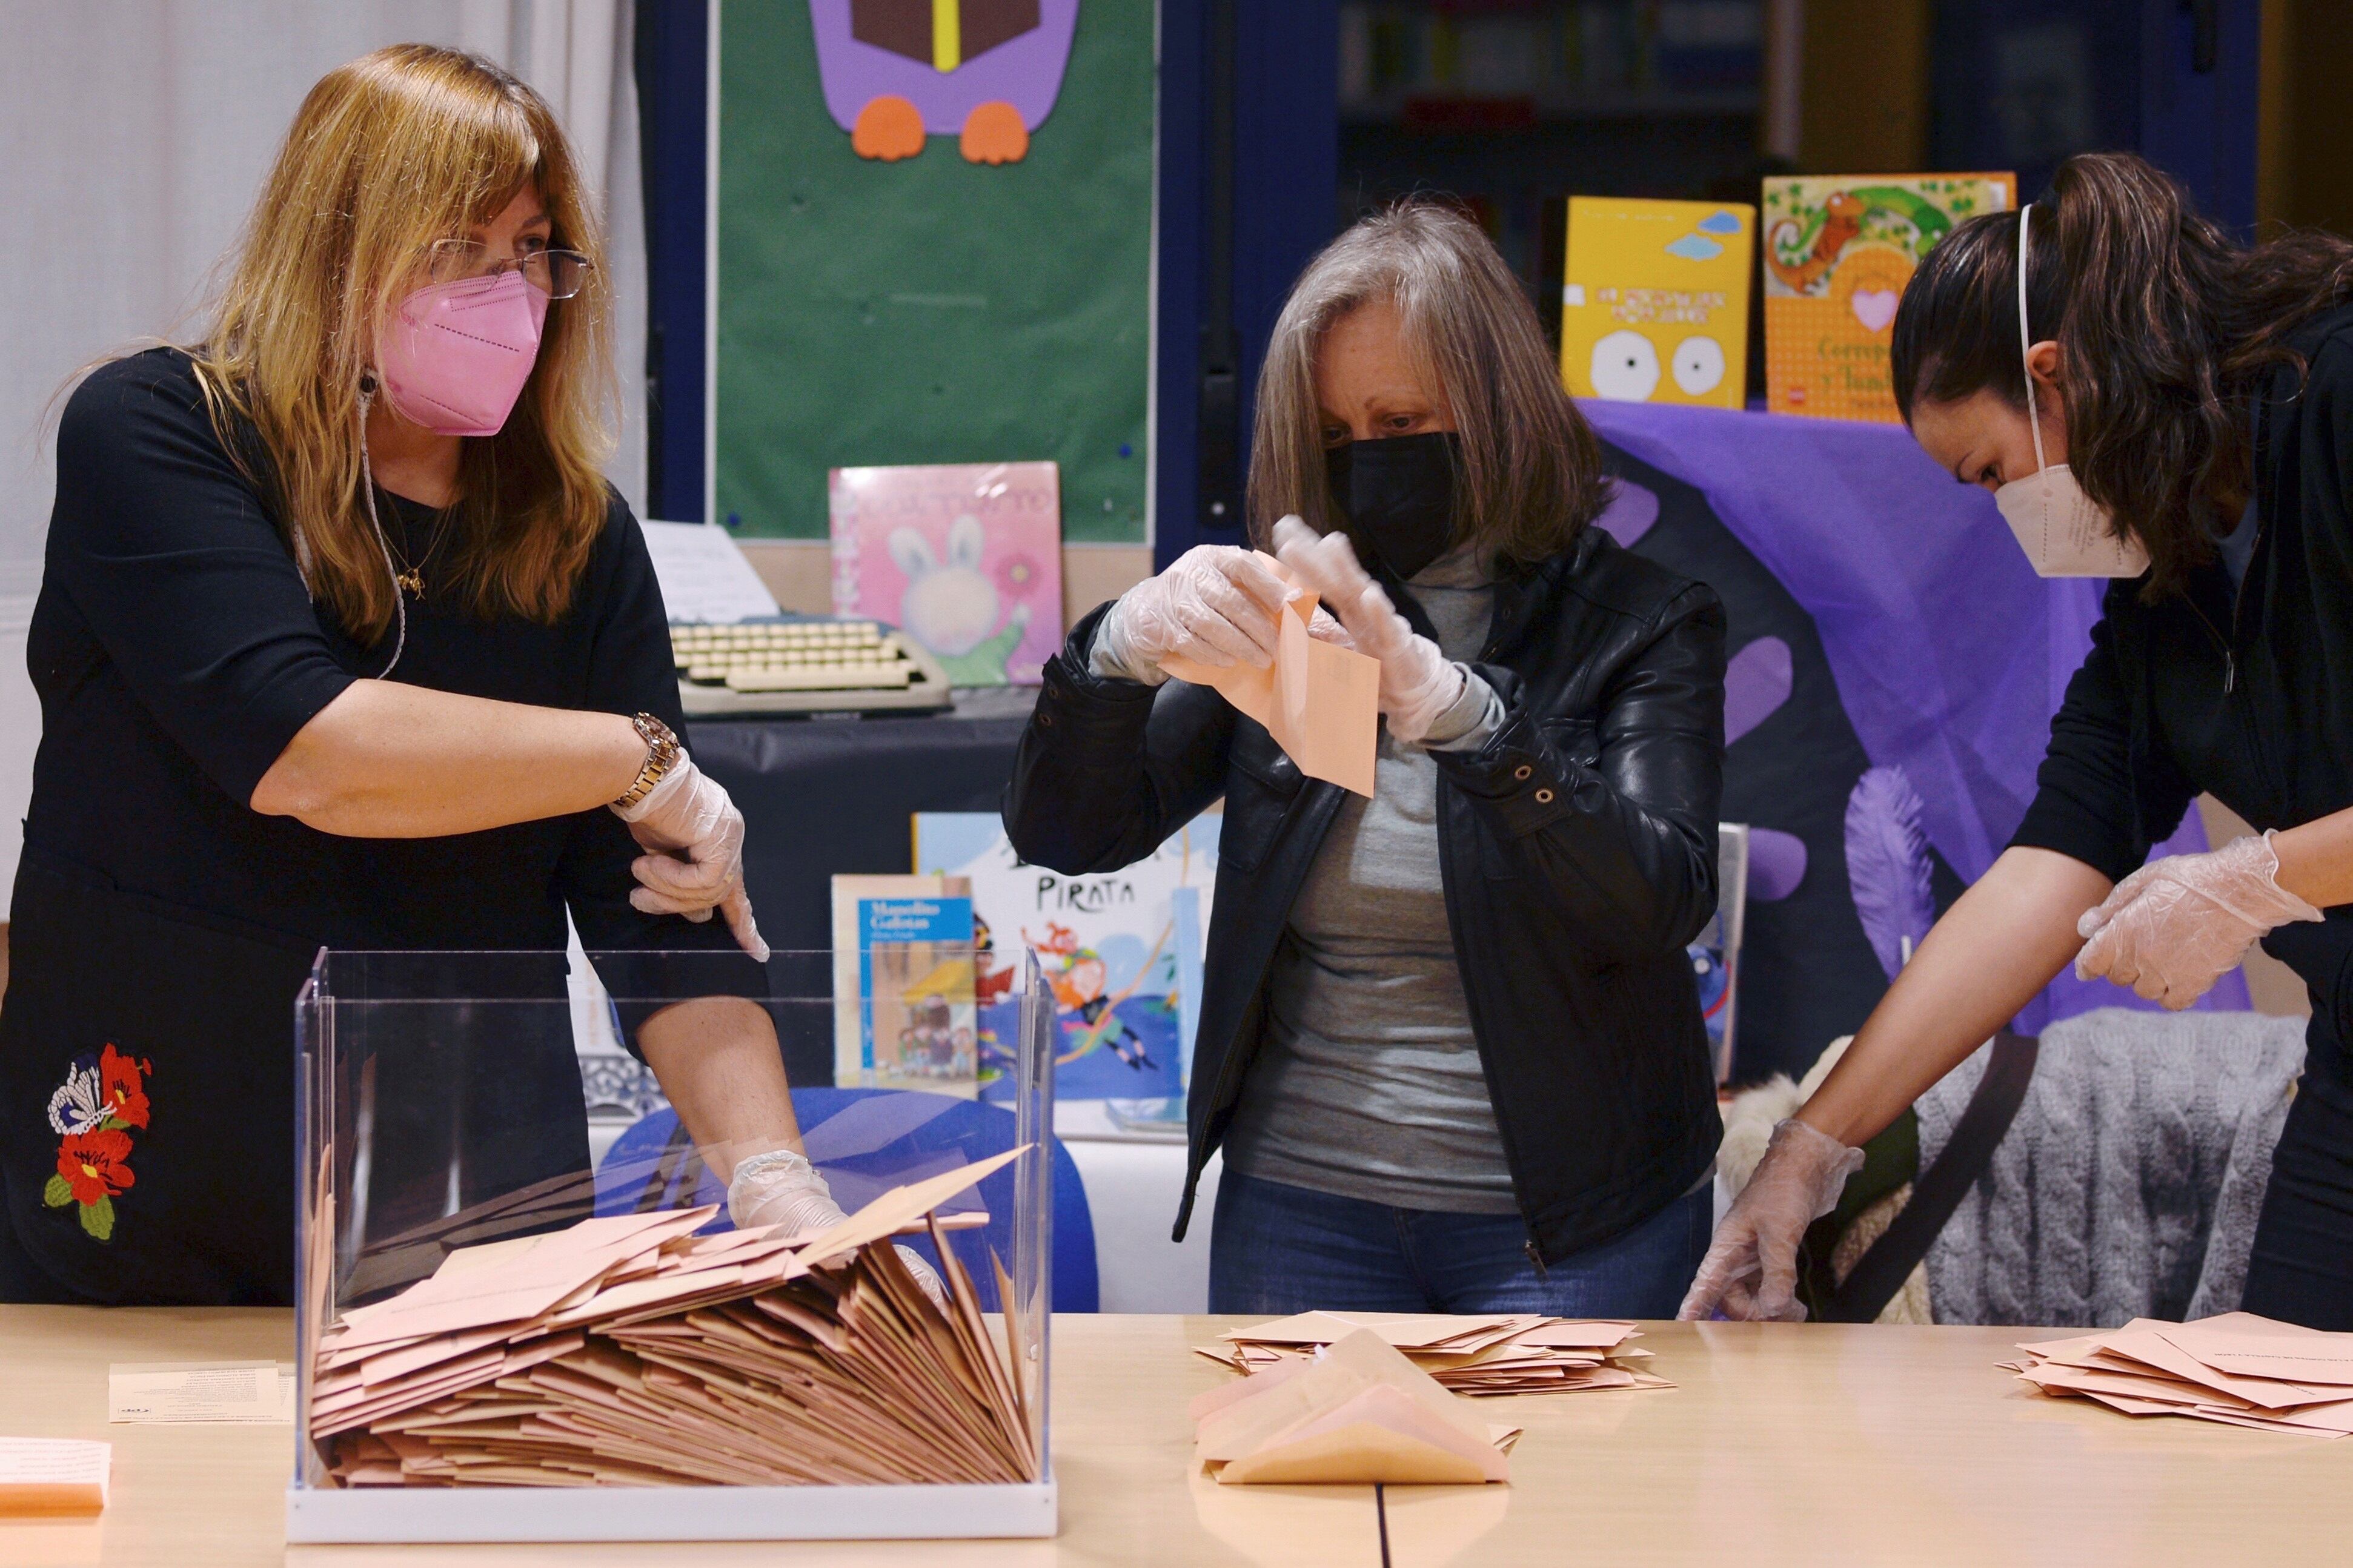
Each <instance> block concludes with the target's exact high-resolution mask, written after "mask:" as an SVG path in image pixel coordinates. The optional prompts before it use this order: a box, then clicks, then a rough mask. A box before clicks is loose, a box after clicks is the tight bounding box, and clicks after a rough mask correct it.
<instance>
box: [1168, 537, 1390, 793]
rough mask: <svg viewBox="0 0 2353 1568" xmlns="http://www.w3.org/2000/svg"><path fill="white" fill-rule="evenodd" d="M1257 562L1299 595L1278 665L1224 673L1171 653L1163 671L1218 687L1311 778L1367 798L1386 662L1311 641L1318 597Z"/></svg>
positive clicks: (1290, 608) (1287, 574) (1273, 566)
mask: <svg viewBox="0 0 2353 1568" xmlns="http://www.w3.org/2000/svg"><path fill="white" fill-rule="evenodd" d="M1258 558H1259V559H1260V560H1261V561H1263V562H1265V563H1266V564H1267V566H1268V568H1269V569H1270V570H1271V571H1272V572H1273V573H1274V574H1276V575H1277V576H1279V577H1281V578H1282V580H1283V581H1284V582H1285V583H1288V584H1291V585H1292V586H1293V588H1297V589H1299V596H1298V597H1297V598H1295V599H1293V600H1292V601H1291V602H1290V603H1289V604H1287V605H1284V606H1283V615H1282V627H1281V630H1280V631H1279V632H1278V633H1277V634H1276V643H1275V655H1274V663H1273V664H1272V665H1271V667H1269V668H1264V669H1261V668H1258V667H1257V666H1256V665H1250V664H1236V665H1229V666H1227V667H1226V668H1222V669H1220V668H1212V667H1211V666H1209V665H1206V664H1202V663H1199V662H1198V661H1197V660H1194V659H1189V658H1185V657H1184V656H1183V655H1182V654H1171V655H1169V657H1167V658H1164V659H1162V660H1161V661H1160V668H1163V669H1165V670H1166V671H1167V672H1168V673H1169V674H1171V675H1173V676H1175V677H1176V679H1179V680H1187V681H1190V682H1192V683H1193V684H1194V685H1196V686H1208V687H1212V688H1214V689H1216V690H1217V692H1218V693H1219V696H1221V697H1223V698H1224V699H1225V700H1227V701H1229V702H1230V703H1232V704H1233V705H1234V706H1235V707H1236V708H1237V709H1239V710H1241V711H1242V712H1243V713H1245V714H1247V715H1249V716H1250V718H1252V719H1255V720H1257V721H1259V722H1260V723H1261V724H1263V725H1265V726H1266V731H1267V733H1268V734H1270V735H1272V736H1273V737H1274V743H1275V744H1276V745H1278V746H1281V747H1282V751H1283V754H1284V755H1285V756H1288V757H1289V758H1290V759H1291V760H1292V761H1293V762H1294V763H1298V764H1299V771H1300V772H1301V773H1305V774H1306V775H1307V776H1308V777H1309V778H1312V779H1324V780H1326V781H1328V782H1330V783H1332V784H1338V785H1339V786H1340V787H1341V788H1343V789H1348V790H1354V791H1356V793H1357V794H1358V795H1363V796H1365V797H1366V799H1368V800H1369V799H1370V798H1372V794H1373V750H1374V742H1375V737H1376V733H1377V731H1378V729H1379V727H1380V697H1381V661H1380V660H1379V659H1377V658H1367V657H1366V656H1365V655H1364V654H1361V653H1357V652H1356V651H1354V650H1353V649H1350V648H1345V647H1333V646H1332V645H1331V644H1330V643H1325V642H1317V641H1316V640H1315V639H1314V637H1309V636H1308V635H1307V623H1308V621H1309V619H1310V618H1311V617H1312V616H1314V614H1315V595H1314V594H1313V593H1312V592H1310V591H1309V590H1307V589H1306V588H1304V587H1303V586H1301V584H1300V582H1299V578H1298V576H1297V574H1294V573H1293V571H1292V570H1291V568H1290V567H1288V566H1285V565H1284V564H1282V562H1280V561H1277V560H1276V559H1275V558H1274V557H1273V556H1271V555H1269V554H1267V553H1266V552H1264V551H1260V552H1258Z"/></svg>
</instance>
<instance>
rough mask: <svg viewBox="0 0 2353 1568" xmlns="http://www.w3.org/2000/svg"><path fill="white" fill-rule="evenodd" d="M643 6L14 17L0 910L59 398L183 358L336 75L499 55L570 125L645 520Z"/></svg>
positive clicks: (608, 3) (2, 150)
mask: <svg viewBox="0 0 2353 1568" xmlns="http://www.w3.org/2000/svg"><path fill="white" fill-rule="evenodd" d="M632 27H633V23H632V15H631V5H630V0H0V288H5V289H6V291H7V293H6V303H5V307H0V323H5V330H0V737H5V740H0V910H5V898H6V889H8V888H9V886H10V885H11V884H12V883H13V882H14V880H15V877H16V857H17V850H18V848H19V846H20V843H21V834H22V828H21V823H22V820H23V817H24V814H25V807H26V802H27V801H28V799H29V798H30V795H31V793H32V767H33V742H34V739H35V737H36V736H37V735H38V733H39V730H40V708H39V705H38V703H37V701H36V700H35V699H34V695H33V689H32V686H31V683H30V681H29V679H28V678H27V676H26V671H25V628H26V622H27V621H28V619H29V618H30V616H31V615H32V609H33V598H34V595H35V594H36V593H37V591H38V589H39V587H40V574H41V545H42V540H43V538H44V536H45V535H46V533H47V528H48V514H49V504H50V500H51V491H52V488H53V474H52V466H51V451H50V437H52V436H53V435H54V426H55V410H54V408H53V407H51V406H50V403H51V399H52V397H53V395H55V394H56V392H57V391H58V387H59V386H60V385H62V384H64V383H65V382H66V381H67V379H68V378H69V376H70V375H71V374H73V373H74V371H76V370H77V369H78V368H79V367H80V366H82V365H84V364H86V363H89V362H90V361H91V360H93V359H96V358H99V357H100V356H102V355H106V354H109V353H114V352H116V351H119V350H121V349H123V348H125V347H130V346H135V345H136V344H137V343H138V342H140V340H142V339H153V338H156V337H171V338H175V339H179V340H182V341H185V338H186V336H187V335H188V334H189V333H191V332H193V331H195V330H196V328H197V327H198V326H199V325H200V323H201V320H202V316H201V307H202V305H203V303H204V300H205V294H206V281H207V279H208V276H209V275H210V274H211V273H212V272H213V270H214V268H215V266H216V262H217V261H218V260H219V258H221V256H222V254H223V253H224V252H225V251H226V250H227V247H228V246H229V244H230V242H231V241H232V239H233V238H234V237H235V236H236V232H237V226H238V225H239V223H240V222H241V221H242V219H243V217H244V216H245V212H246V209H247V207H248V205H249V204H250V203H251V202H252V200H253V196H254V193H255V191H256V190H257V189H258V188H259V185H260V183H261V178H262V175H263V174H264V172H265V171H266V169H267V166H268V163H269V158H270V156H271V154H272V153H274V152H275V151H276V149H277V145H278V142H279V139H280V137H281V136H282V135H283V134H284V133H285V130H286V126H287V123H288V121H290V120H291V119H292V118H293V114H294V110H295V107H296V105H297V104H299V103H300V102H301V99H302V95H303V94H304V93H305V92H307V91H308V90H309V89H310V88H311V84H312V83H313V82H315V81H316V80H317V79H319V77H320V76H321V75H322V74H323V73H324V72H325V71H326V70H328V69H329V68H331V67H333V66H335V65H338V64H341V63H342V62H343V61H344V60H347V59H350V58H353V57H354V56H357V55H362V54H364V53H366V52H367V51H368V50H370V49H373V48H377V47H382V46H383V45H385V44H392V43H404V42H425V43H446V44H454V45H458V46H459V47H465V48H470V49H475V50H479V51H480V52H481V53H483V54H486V55H489V56H491V58H495V59H497V60H499V61H500V62H501V64H503V65H504V66H506V67H507V68H508V69H510V70H512V71H513V72H514V73H515V74H516V75H518V76H520V77H522V79H524V80H526V81H528V82H530V83H531V84H532V86H533V87H534V88H536V89H538V90H539V91H540V92H541V93H542V94H543V96H545V97H546V98H547V100H549V102H550V103H551V104H553V105H554V108H555V110H556V112H557V113H558V114H559V115H561V116H562V117H563V119H564V121H565V125H566V128H567V129H568V130H569V132H570V133H571V135H572V137H573V139H574V142H575V144H576V148H577V151H578V153H579V155H580V158H581V162H582V163H583V165H584V172H585V173H586V175H587V176H588V178H589V180H590V182H591V184H602V185H603V186H604V187H605V190H606V208H607V227H608V229H610V230H611V231H612V248H613V255H612V263H613V269H614V274H615V279H614V280H615V283H616V285H617V292H618V295H619V298H620V300H621V301H622V304H621V309H620V311H619V315H618V319H617V321H616V322H615V327H616V343H617V347H618V349H619V351H620V360H621V363H620V367H619V368H620V373H621V384H622V388H623V393H624V397H625V401H626V406H625V407H624V409H623V410H622V411H621V419H622V429H621V432H620V434H621V437H622V438H621V445H620V450H619V453H618V455H617V457H616V459H615V462H614V465H613V470H612V477H613V479H614V481H615V482H616V483H617V484H618V485H619V486H620V488H621V489H622V491H623V493H624V494H626V495H627V496H628V498H629V500H630V503H631V505H632V506H634V507H636V508H637V509H638V512H639V513H640V515H642V514H643V511H644V510H645V509H644V504H643V502H644V489H645V485H644V479H645V441H644V435H643V429H644V387H645V375H644V368H645V367H644V357H645V354H644V349H645V245H644V223H643V219H642V216H641V213H642V206H641V203H640V195H639V192H638V153H637V140H638V131H637V98H636V91H635V87H634V84H633V82H632V80H631V76H630V64H629V62H630V38H631V34H632Z"/></svg>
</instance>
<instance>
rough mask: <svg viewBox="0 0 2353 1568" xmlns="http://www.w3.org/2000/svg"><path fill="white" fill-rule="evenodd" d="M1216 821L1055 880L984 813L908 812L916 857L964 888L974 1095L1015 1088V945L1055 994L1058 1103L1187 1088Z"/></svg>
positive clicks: (1158, 1096)
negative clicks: (975, 1059)
mask: <svg viewBox="0 0 2353 1568" xmlns="http://www.w3.org/2000/svg"><path fill="white" fill-rule="evenodd" d="M1224 820H1225V819H1224V816H1222V814H1219V813H1210V814H1207V815H1204V816H1200V817H1198V818H1196V819H1195V820H1194V821H1193V822H1192V823H1191V824H1190V825H1188V826H1186V827H1184V828H1181V829H1179V830H1178V831H1177V833H1176V835H1175V836H1174V837H1171V838H1170V839H1169V840H1168V841H1167V842H1166V844H1163V845H1162V846H1161V847H1159V848H1158V849H1155V850H1154V851H1153V852H1152V853H1151V854H1150V855H1147V856H1145V858H1143V859H1142V860H1139V861H1137V862H1136V863H1135V864H1134V865H1133V866H1129V867H1127V868H1124V870H1119V871H1110V872H1104V873H1101V874H1097V875H1090V876H1079V877H1065V876H1063V875H1062V874H1061V873H1060V872H1058V871H1050V870H1048V869H1047V868H1044V867H1043V866H1032V865H1029V864H1028V863H1026V862H1025V861H1023V860H1022V859H1021V858H1020V857H1019V856H1018V855H1017V854H1015V853H1014V851H1013V846H1012V844H1011V843H1010V841H1008V839H1007V837H1005V824H1004V822H1003V821H1002V820H1001V819H1000V818H999V817H997V816H996V815H995V814H994V813H991V812H919V813H917V814H916V816H915V821H914V831H915V864H916V865H917V866H918V867H920V868H922V870H923V872H924V873H926V874H929V875H934V876H944V878H945V879H949V880H953V881H955V882H959V883H963V884H965V885H967V886H969V887H970V889H971V890H972V906H973V940H974V947H975V952H974V963H975V965H976V973H975V979H974V987H973V988H974V999H975V1001H976V1005H977V1016H978V1026H977V1031H976V1040H977V1042H978V1051H979V1068H980V1097H981V1098H982V1099H983V1100H992V1099H999V1098H1006V1099H1009V1098H1010V1097H1011V1094H1012V1082H1011V1078H1010V1068H1011V1065H1012V1059H1013V1050H1014V1046H1015V1044H1016V1042H1017V1039H1018V1034H1017V1031H1016V1025H1017V1024H1018V997H1016V996H1015V995H1014V994H1013V985H1014V977H1015V976H1016V975H1017V974H1018V973H1020V968H1021V956H1022V953H1023V951H1024V950H1025V949H1026V950H1029V951H1033V952H1036V953H1037V955H1038V963H1039V969H1040V971H1041V972H1042V973H1043V974H1044V977H1045V980H1046V984H1048V985H1050V986H1051V987H1052V989H1053V993H1054V1010H1055V1014H1056V1018H1057V1027H1058V1031H1059V1048H1058V1050H1057V1052H1056V1057H1055V1072H1054V1096H1055V1099H1056V1100H1057V1101H1058V1102H1059V1101H1060V1100H1176V1099H1177V1098H1179V1097H1181V1096H1182V1095H1183V1094H1184V1092H1185V1080H1186V1075H1187V1069H1188V1068H1189V1067H1190V1065H1191V1059H1192V1031H1193V1029H1194V1028H1195V1026H1197V1024H1198V1007H1199V997H1200V974H1201V947H1202V942H1203V941H1204V933H1205V932H1206V931H1208V924H1209V904H1210V895H1211V892H1212V890H1213V889H1214V887H1215V884H1216V882H1217V871H1218V830H1219V826H1221V825H1222V824H1223V822H1224Z"/></svg>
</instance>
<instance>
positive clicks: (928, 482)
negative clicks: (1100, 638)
mask: <svg viewBox="0 0 2353 1568" xmlns="http://www.w3.org/2000/svg"><path fill="white" fill-rule="evenodd" d="M828 491H829V493H828V497H827V511H828V517H829V519H830V521H831V526H832V539H833V613H834V614H835V615H837V616H871V617H872V618H873V619H876V620H880V621H887V622H889V623H890V624H891V625H892V626H897V627H898V628H899V629H900V630H901V631H902V632H904V633H906V634H907V635H908V636H909V637H913V638H914V639H915V640H916V641H917V642H919V643H921V644H923V647H926V648H929V649H930V650H931V652H932V654H933V656H934V657H935V658H938V660H939V661H940V663H941V665H942V666H943V667H944V668H945V669H946V670H947V673H948V684H949V685H951V686H1005V685H1008V684H1010V685H1014V686H1035V685H1037V684H1038V682H1039V679H1042V677H1043V673H1044V670H1045V666H1046V660H1047V659H1049V658H1051V657H1053V653H1054V650H1055V649H1056V648H1057V647H1060V646H1061V641H1062V500H1061V481H1060V470H1059V469H1057V468H1056V467H1055V466H1054V465H1053V464H1052V463H935V464H923V465H914V466H907V467H900V468H835V469H833V470H832V471H831V473H830V474H829V475H828Z"/></svg>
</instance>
